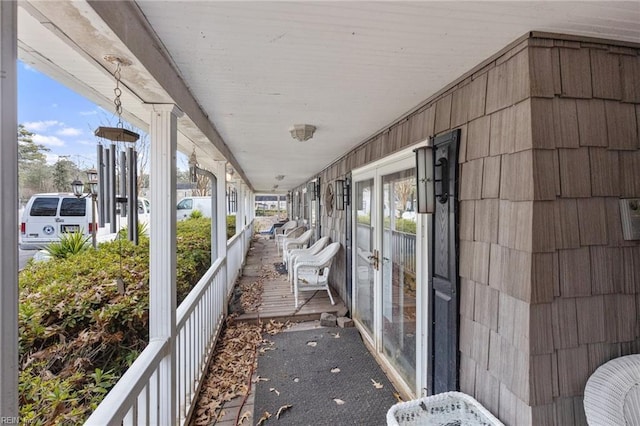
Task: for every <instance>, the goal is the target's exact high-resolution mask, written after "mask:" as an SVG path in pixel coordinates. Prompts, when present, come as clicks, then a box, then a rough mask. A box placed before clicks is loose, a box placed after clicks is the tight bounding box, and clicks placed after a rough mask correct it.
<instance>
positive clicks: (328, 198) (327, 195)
mask: <svg viewBox="0 0 640 426" xmlns="http://www.w3.org/2000/svg"><path fill="white" fill-rule="evenodd" d="M324 208H325V209H326V210H327V216H331V215H332V214H333V182H329V183H328V184H327V188H326V189H325V190H324Z"/></svg>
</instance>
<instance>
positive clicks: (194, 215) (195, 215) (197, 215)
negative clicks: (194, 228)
mask: <svg viewBox="0 0 640 426" xmlns="http://www.w3.org/2000/svg"><path fill="white" fill-rule="evenodd" d="M202 217H204V216H203V215H202V212H201V211H200V210H194V211H192V212H191V215H189V218H190V219H200V218H202Z"/></svg>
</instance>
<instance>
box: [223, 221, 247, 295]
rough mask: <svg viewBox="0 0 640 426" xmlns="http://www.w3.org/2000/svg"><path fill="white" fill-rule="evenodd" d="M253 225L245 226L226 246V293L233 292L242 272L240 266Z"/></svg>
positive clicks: (244, 256) (245, 253)
mask: <svg viewBox="0 0 640 426" xmlns="http://www.w3.org/2000/svg"><path fill="white" fill-rule="evenodd" d="M252 235H253V223H250V224H249V225H247V226H245V228H244V229H243V232H241V233H239V234H236V235H234V236H233V237H232V238H231V239H230V240H229V243H228V244H227V293H228V294H230V293H231V291H232V290H233V285H234V284H235V282H236V280H237V279H238V277H239V276H240V273H241V272H242V265H243V263H244V259H245V258H246V255H247V251H249V246H250V245H251V236H252Z"/></svg>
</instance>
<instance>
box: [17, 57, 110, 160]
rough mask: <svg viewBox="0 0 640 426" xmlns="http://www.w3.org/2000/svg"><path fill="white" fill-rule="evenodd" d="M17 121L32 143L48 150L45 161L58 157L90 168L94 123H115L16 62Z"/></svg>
mask: <svg viewBox="0 0 640 426" xmlns="http://www.w3.org/2000/svg"><path fill="white" fill-rule="evenodd" d="M18 123H20V124H23V125H24V126H25V127H26V128H27V130H29V131H31V132H33V133H34V134H35V136H34V138H33V139H34V142H36V143H38V144H41V145H44V146H46V147H47V148H49V149H50V150H51V151H49V152H48V153H47V162H48V163H50V164H53V163H55V162H56V161H57V160H58V159H59V157H60V156H67V155H68V156H69V157H68V159H69V160H71V161H73V162H74V163H76V165H77V166H79V167H80V168H90V167H94V166H95V163H96V160H95V158H96V145H97V143H98V139H97V138H96V137H95V136H94V134H93V131H94V130H95V129H96V128H97V127H98V126H101V125H102V126H108V125H115V123H117V118H116V117H115V115H114V112H113V111H107V110H105V109H103V108H101V107H99V106H97V105H96V104H94V103H93V102H91V101H89V100H87V99H85V98H84V97H82V96H80V95H79V94H77V93H76V92H74V91H72V90H70V89H68V88H67V87H66V86H63V85H62V84H60V83H58V82H57V81H55V80H53V79H52V78H49V77H48V76H46V75H45V74H42V73H40V72H39V71H37V70H35V69H34V68H31V67H29V66H28V65H26V64H24V63H22V62H18Z"/></svg>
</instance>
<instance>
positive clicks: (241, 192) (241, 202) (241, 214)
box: [236, 181, 244, 234]
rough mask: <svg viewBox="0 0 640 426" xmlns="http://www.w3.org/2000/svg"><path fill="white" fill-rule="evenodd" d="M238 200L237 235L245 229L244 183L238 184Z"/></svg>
mask: <svg viewBox="0 0 640 426" xmlns="http://www.w3.org/2000/svg"><path fill="white" fill-rule="evenodd" d="M236 191H237V193H238V199H237V202H236V234H239V233H240V232H242V228H244V184H243V183H242V181H239V182H237V183H236Z"/></svg>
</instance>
